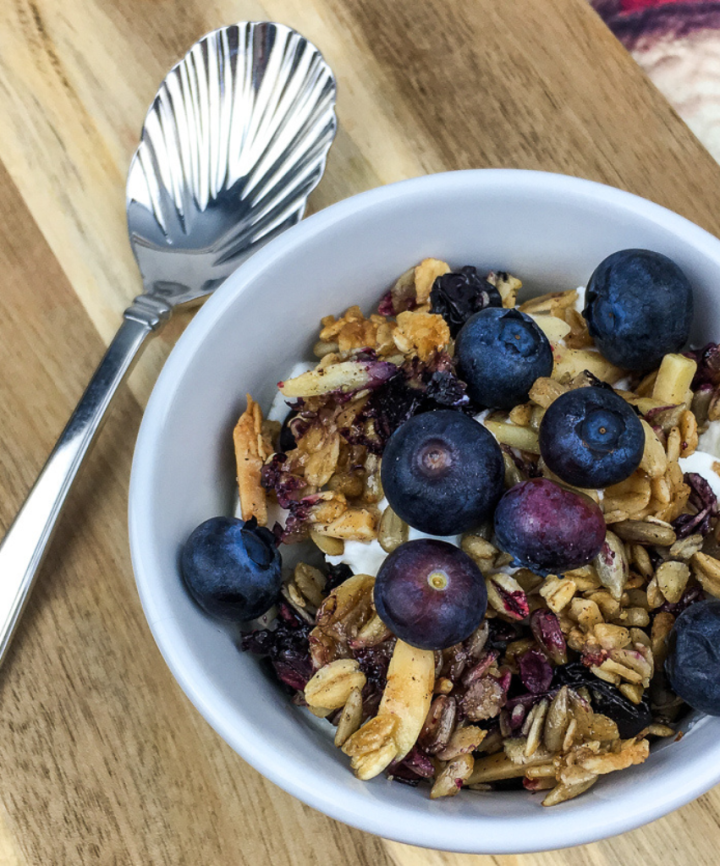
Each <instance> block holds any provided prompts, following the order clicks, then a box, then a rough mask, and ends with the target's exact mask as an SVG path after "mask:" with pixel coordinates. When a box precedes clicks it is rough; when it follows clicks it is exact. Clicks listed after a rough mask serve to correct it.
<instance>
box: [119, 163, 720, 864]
mask: <svg viewBox="0 0 720 866" xmlns="http://www.w3.org/2000/svg"><path fill="white" fill-rule="evenodd" d="M627 247H644V248H649V249H653V250H658V251H660V252H663V253H665V254H667V255H669V256H670V257H671V258H673V259H674V260H675V261H676V262H678V264H679V265H680V266H681V267H682V268H683V269H684V271H685V272H686V273H687V275H688V277H689V278H690V280H691V282H692V283H693V285H694V286H695V288H696V310H695V327H696V332H695V334H694V335H693V336H694V339H695V340H709V339H712V338H715V339H717V338H718V337H720V298H718V296H717V287H718V286H720V242H719V241H718V240H716V239H715V238H714V237H712V236H710V235H709V234H707V233H706V232H705V231H703V230H702V229H700V228H698V227H697V226H695V225H693V224H692V223H690V222H688V221H687V220H685V219H683V218H682V217H680V216H677V215H676V214H673V213H671V212H669V211H667V210H665V209H663V208H661V207H659V206H657V205H655V204H652V203H650V202H648V201H645V200H643V199H640V198H637V197H635V196H632V195H629V194H628V193H624V192H620V191H618V190H616V189H612V188H609V187H605V186H601V185H598V184H594V183H590V182H588V181H583V180H577V179H574V178H570V177H564V176H560V175H552V174H543V173H536V172H524V171H512V170H481V171H467V172H454V173H449V174H438V175H433V176H430V177H422V178H418V179H416V180H410V181H405V182H403V183H398V184H394V185H392V186H386V187H383V188H381V189H376V190H373V191H371V192H367V193H363V194H361V195H357V196H354V197H353V198H351V199H348V200H347V201H343V202H340V203H339V204H336V205H333V206H332V207H329V208H327V209H326V210H324V211H322V212H320V213H319V214H316V215H314V216H312V217H310V218H309V219H307V220H306V221H304V222H302V223H300V224H299V225H298V226H296V227H295V228H293V229H291V230H289V231H288V232H287V233H285V234H283V235H282V236H281V237H279V238H277V239H276V240H275V241H273V242H272V243H271V244H269V245H268V246H267V247H265V248H264V249H262V250H261V251H259V252H258V253H256V254H255V255H254V256H253V257H252V258H251V259H250V260H249V261H248V262H247V263H246V264H243V265H242V266H241V267H240V268H239V270H238V271H237V272H236V273H235V274H233V276H231V277H230V278H229V279H228V280H227V282H226V283H225V284H224V285H223V287H222V288H221V289H220V290H219V291H218V292H217V293H216V294H215V296H214V297H212V298H211V299H210V300H209V301H208V303H207V304H206V305H205V306H204V308H203V309H201V310H200V311H199V313H198V314H197V316H196V318H195V320H194V321H193V322H192V324H191V325H190V326H189V327H188V329H187V331H186V332H185V334H184V335H183V336H182V337H181V339H180V340H179V341H178V344H177V346H176V348H175V349H174V350H173V352H172V354H171V356H170V359H169V360H168V362H167V364H166V365H165V368H164V370H163V371H162V375H161V376H160V378H159V380H158V382H157V385H156V386H155V389H154V391H153V394H152V397H151V400H150V403H149V405H148V408H147V411H146V413H145V417H144V419H143V422H142V427H141V429H140V435H139V437H138V442H137V448H136V452H135V460H134V463H133V470H132V484H131V490H130V540H131V546H132V559H133V565H134V569H135V574H136V577H137V584H138V589H139V592H140V597H141V599H142V603H143V607H144V609H145V614H146V616H147V619H148V623H149V625H150V628H151V630H152V632H153V635H154V636H155V640H156V641H157V643H158V646H159V647H160V650H161V652H162V654H163V655H164V657H165V660H166V661H167V663H168V665H169V666H170V669H171V670H172V672H173V674H174V675H175V677H176V679H177V680H178V682H179V683H180V685H181V686H182V688H183V689H184V690H185V693H186V694H187V695H188V697H189V698H190V700H191V701H192V702H193V703H194V704H195V706H196V707H197V709H198V710H199V711H200V712H201V713H202V715H203V716H204V717H205V718H206V719H207V721H208V722H209V723H210V724H211V725H212V726H213V727H214V728H215V730H216V731H217V732H218V733H219V734H220V736H222V737H223V738H224V739H225V740H226V741H227V742H228V743H229V744H230V745H231V746H232V747H233V748H234V749H235V750H236V751H237V752H238V753H239V754H240V755H242V757H243V758H245V760H247V761H248V762H249V763H250V764H252V765H253V766H254V767H255V768H256V769H258V770H259V771H260V772H261V773H263V774H264V775H265V776H267V777H268V778H269V779H271V780H272V781H273V782H275V783H276V784H277V785H279V786H280V787H282V788H284V789H285V790H286V791H289V792H290V793H291V794H293V795H294V796H296V797H298V798H299V799H301V800H303V801H304V802H306V803H308V804H310V805H311V806H313V807H315V808H316V809H319V810H320V811H322V812H325V813H326V814H328V815H330V816H332V817H333V818H337V819H338V820H340V821H344V822H346V823H348V824H351V825H353V826H355V827H359V828H360V829H362V830H366V831H368V832H370V833H376V834H378V835H380V836H385V837H387V838H390V839H395V840H398V841H401V842H407V843H411V844H414V845H424V846H427V847H432V848H441V849H446V850H451V851H460V852H473V853H510V852H518V853H519V852H526V851H536V850H544V849H551V848H559V847H563V846H567V845H577V844H580V843H584V842H590V841H593V840H597V839H600V838H603V837H606V836H610V835H613V834H616V833H620V832H622V831H624V830H629V829H631V828H634V827H637V826H638V825H640V824H643V823H645V822H647V821H651V820H653V819H654V818H657V817H659V816H661V815H663V814H665V813H667V812H669V811H670V810H672V809H675V808H676V807H678V806H681V805H683V804H684V803H687V802H688V801H689V800H692V799H693V798H694V797H697V796H698V795H699V794H701V793H703V792H704V791H706V790H707V789H708V788H710V787H711V786H712V785H714V784H715V783H716V782H718V781H720V719H710V718H701V719H700V720H699V721H698V722H697V723H696V724H694V725H693V726H692V727H691V730H690V731H689V733H688V734H687V735H686V736H685V737H684V738H683V739H682V741H681V742H678V743H675V742H669V743H663V744H662V745H659V746H656V747H655V748H654V749H653V751H652V754H651V756H650V758H649V759H648V760H647V761H646V762H645V763H644V764H642V765H641V766H638V767H634V768H632V769H629V770H626V771H623V772H620V773H616V774H613V775H611V776H608V777H606V778H604V779H601V780H600V781H599V783H598V784H597V785H596V786H595V787H593V788H592V790H591V791H590V792H588V793H587V794H585V795H584V796H582V797H580V798H578V799H576V800H572V801H570V802H568V803H565V804H562V805H560V806H556V807H553V808H551V809H544V808H543V807H542V806H541V805H540V799H541V798H540V796H538V795H536V796H531V795H530V794H525V793H520V792H506V793H487V794H481V793H476V792H470V791H465V792H461V794H460V795H459V796H457V797H454V798H452V799H441V800H435V801H431V800H430V799H429V798H428V790H427V788H426V787H425V788H424V787H420V788H415V789H413V788H409V787H407V786H405V785H399V784H397V783H393V782H389V781H387V780H385V779H384V778H378V779H375V780H374V781H372V782H371V783H366V782H360V781H358V780H356V779H355V778H354V777H353V775H352V773H351V772H350V769H349V767H348V759H347V758H346V757H345V756H344V755H343V754H342V753H341V752H340V751H339V750H338V749H336V748H335V747H334V746H333V744H332V738H331V733H332V731H333V729H332V728H331V727H330V726H329V725H328V724H327V723H326V722H321V721H319V720H317V719H315V718H313V717H312V716H310V715H309V714H308V713H307V712H305V711H302V710H300V709H298V708H296V707H294V706H293V705H291V704H290V702H289V701H288V699H287V697H286V696H285V695H284V694H283V693H281V691H280V689H279V688H278V687H277V686H276V685H275V684H274V683H273V682H271V681H270V679H268V678H267V677H266V676H265V675H264V673H263V672H262V671H261V670H260V668H259V666H258V663H257V661H256V659H255V658H253V657H252V656H250V655H249V654H241V653H240V652H238V650H237V649H236V646H235V644H234V642H233V638H232V636H231V635H230V634H229V633H228V632H227V631H225V630H224V629H223V628H222V627H220V626H218V625H217V624H215V623H214V622H212V621H211V620H210V619H208V618H206V617H205V616H204V615H203V614H201V613H200V612H199V610H198V609H197V608H196V607H195V606H194V605H193V604H192V602H191V601H190V600H189V598H188V597H187V596H186V594H185V592H184V591H183V588H182V586H181V583H180V575H179V571H178V555H179V551H180V548H181V545H182V544H183V542H184V540H185V539H186V538H187V536H188V534H189V533H190V532H191V530H192V529H193V528H194V527H195V526H196V525H197V524H198V523H200V522H201V521H202V520H205V519H206V518H208V517H211V516H213V515H217V514H228V513H231V511H232V503H233V488H234V477H235V471H234V466H233V457H232V448H231V435H230V434H231V430H232V427H233V424H234V422H235V420H236V419H237V417H238V415H239V413H240V411H241V410H242V408H243V406H244V403H245V393H246V392H250V393H252V395H253V397H254V398H255V399H256V400H259V401H260V404H261V405H263V406H265V407H267V406H268V404H269V401H270V399H271V397H272V395H273V392H274V387H275V383H276V382H277V381H278V380H279V379H281V378H282V377H283V376H285V375H286V373H287V371H288V369H289V368H290V367H291V366H292V364H293V363H294V362H295V361H297V360H298V359H299V358H301V357H309V352H310V347H311V346H312V343H313V342H314V340H315V335H316V333H317V328H318V321H319V319H320V317H321V316H323V315H327V314H328V313H336V314H337V313H339V312H341V311H343V310H344V309H345V308H346V307H348V306H349V305H351V304H360V305H361V306H362V307H363V308H364V309H366V310H369V309H370V308H371V307H372V306H373V305H375V304H376V303H377V301H378V299H379V298H380V296H381V294H382V293H383V292H384V291H385V290H386V289H387V288H388V287H389V286H390V285H391V284H392V282H393V281H394V280H395V278H396V277H397V276H398V275H399V274H400V273H402V272H403V271H404V270H406V269H407V268H408V267H409V266H411V265H412V264H414V263H416V262H418V261H420V260H421V259H423V258H425V257H427V256H435V257H438V258H441V259H444V260H446V261H448V262H450V263H451V265H454V266H460V265H465V264H468V263H472V264H474V265H477V266H478V267H479V268H480V269H481V270H483V269H491V268H496V269H498V268H501V269H504V270H508V271H510V272H511V273H513V274H517V275H519V276H520V277H521V278H522V279H523V280H524V281H525V284H526V286H528V287H529V288H530V290H531V291H533V292H535V293H537V292H540V291H548V290H551V289H556V290H563V289H570V288H574V287H576V286H578V285H581V284H584V283H585V282H586V281H587V279H588V277H589V276H590V273H591V272H592V270H593V268H594V267H595V265H597V264H598V263H599V262H600V261H601V260H602V259H603V258H604V257H605V256H607V255H608V254H609V253H611V252H614V251H615V250H618V249H622V248H627Z"/></svg>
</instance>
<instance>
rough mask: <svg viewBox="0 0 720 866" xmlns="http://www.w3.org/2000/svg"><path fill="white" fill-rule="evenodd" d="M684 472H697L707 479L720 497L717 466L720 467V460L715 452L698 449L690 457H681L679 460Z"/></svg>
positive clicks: (719, 476)
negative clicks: (710, 452)
mask: <svg viewBox="0 0 720 866" xmlns="http://www.w3.org/2000/svg"><path fill="white" fill-rule="evenodd" d="M678 463H679V464H680V468H681V469H682V471H683V472H696V473H697V474H698V475H702V477H703V478H704V479H705V480H706V481H707V483H708V484H709V485H710V487H711V488H712V492H713V493H714V494H715V496H717V497H719V498H720V475H718V472H717V470H716V469H715V467H717V468H718V469H720V462H719V461H718V458H717V457H716V456H715V455H714V454H708V453H707V452H706V451H696V452H695V453H694V454H691V455H690V456H689V457H681V458H680V459H679V460H678Z"/></svg>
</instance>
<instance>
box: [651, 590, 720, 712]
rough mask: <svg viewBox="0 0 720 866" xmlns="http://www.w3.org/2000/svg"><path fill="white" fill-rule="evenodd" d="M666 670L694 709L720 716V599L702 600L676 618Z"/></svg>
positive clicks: (684, 698)
mask: <svg viewBox="0 0 720 866" xmlns="http://www.w3.org/2000/svg"><path fill="white" fill-rule="evenodd" d="M668 646H669V650H670V651H669V653H668V657H667V659H666V661H665V673H666V674H667V677H668V680H669V681H670V687H671V688H672V690H673V691H674V692H675V694H676V695H677V696H678V697H679V698H682V699H683V700H684V701H685V702H686V703H688V704H690V706H691V707H692V708H693V709H694V710H700V712H702V713H707V714H708V715H709V716H720V599H716V598H711V599H707V600H706V601H699V602H697V603H696V604H694V605H693V606H692V607H689V608H688V609H687V610H685V611H683V613H681V614H680V616H679V617H678V618H677V619H676V620H675V625H674V626H673V630H672V631H671V632H670V635H669V637H668Z"/></svg>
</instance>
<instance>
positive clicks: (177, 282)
mask: <svg viewBox="0 0 720 866" xmlns="http://www.w3.org/2000/svg"><path fill="white" fill-rule="evenodd" d="M335 93H336V85H335V79H334V77H333V74H332V71H331V70H330V68H329V66H328V65H327V63H326V62H325V61H324V59H323V57H322V55H321V54H320V52H319V51H318V50H317V48H315V46H314V45H312V44H311V43H310V42H308V41H307V39H305V38H304V37H302V36H301V35H300V34H299V33H297V32H296V31H294V30H292V29H291V28H289V27H285V26H283V25H281V24H274V23H267V22H261V23H251V22H243V23H239V24H236V25H233V26H231V27H224V28H222V29H220V30H216V31H214V32H212V33H209V34H208V35H207V36H205V37H204V38H203V39H201V40H200V41H199V42H197V43H195V45H193V47H192V48H191V49H190V51H188V53H187V54H186V55H185V57H184V58H183V59H182V60H181V61H180V62H179V63H177V64H176V66H175V67H174V68H173V69H172V70H171V72H170V73H169V74H168V76H167V77H166V79H165V80H164V82H163V84H162V86H161V88H160V90H159V91H158V93H157V96H156V97H155V100H154V102H153V104H152V105H151V107H150V109H149V111H148V114H147V117H146V119H145V124H144V128H143V133H142V139H141V142H140V145H139V147H138V149H137V152H136V154H135V158H134V159H133V162H132V165H131V167H130V171H129V174H128V181H127V216H128V228H129V232H130V240H131V243H132V246H133V250H134V253H135V257H136V258H137V261H138V265H139V267H140V271H141V273H142V276H143V281H144V283H145V291H146V293H148V294H152V295H155V296H158V295H159V296H161V297H162V298H163V299H164V300H166V301H168V302H170V303H171V304H176V303H181V302H184V301H187V300H192V299H195V298H198V297H201V296H202V295H205V294H207V293H208V292H210V291H212V290H213V289H214V288H216V286H218V285H219V284H220V283H221V282H222V281H223V280H224V279H225V278H226V277H227V276H228V274H230V273H231V272H232V271H233V270H234V269H235V268H236V267H237V266H238V264H239V263H240V262H241V261H242V260H243V258H245V257H246V256H247V255H248V254H249V253H251V252H252V251H253V250H255V249H256V248H257V247H258V246H259V245H261V244H263V243H265V242H266V241H268V240H270V239H271V238H273V237H275V235H277V234H279V233H280V232H282V231H283V230H284V229H286V228H288V227H289V226H291V225H293V224H294V223H296V222H298V221H299V220H300V219H301V217H302V215H303V211H304V209H305V202H306V199H307V196H308V194H309V193H310V192H311V191H312V190H313V189H314V188H315V186H316V185H317V183H318V181H319V180H320V177H321V176H322V173H323V170H324V167H325V159H326V156H327V152H328V149H329V147H330V145H331V144H332V141H333V138H334V136H335V131H336V128H337V121H336V118H335V112H334V106H335Z"/></svg>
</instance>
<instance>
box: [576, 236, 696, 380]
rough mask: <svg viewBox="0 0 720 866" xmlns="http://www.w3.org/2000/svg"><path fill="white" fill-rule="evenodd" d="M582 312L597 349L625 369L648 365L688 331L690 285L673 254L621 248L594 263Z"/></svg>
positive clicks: (677, 346)
mask: <svg viewBox="0 0 720 866" xmlns="http://www.w3.org/2000/svg"><path fill="white" fill-rule="evenodd" d="M585 300H586V306H585V309H584V310H583V316H585V318H586V319H587V323H588V330H589V331H590V334H591V336H592V337H593V338H594V339H595V343H596V344H597V347H598V349H600V351H601V352H602V354H603V355H604V356H605V357H606V358H607V359H608V361H610V362H611V363H613V364H617V366H618V367H623V368H624V369H626V370H650V369H651V368H652V367H657V365H658V364H659V363H660V361H661V360H662V357H663V355H666V354H667V353H668V352H678V351H680V349H681V348H682V347H683V346H684V345H685V343H686V342H687V339H688V335H689V334H690V325H691V324H692V316H693V293H692V286H691V285H690V283H689V282H688V279H687V277H686V276H685V274H684V273H683V272H682V271H681V270H680V268H679V267H678V266H677V265H676V264H675V262H674V261H673V260H672V259H669V258H668V257H667V256H663V255H662V254H661V253H654V252H651V251H650V250H620V251H619V252H617V253H613V254H612V255H611V256H608V257H607V258H606V259H604V260H603V261H602V262H600V264H599V265H598V266H597V268H596V269H595V271H594V272H593V275H592V276H591V277H590V281H589V282H588V285H587V293H586V295H585Z"/></svg>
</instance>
